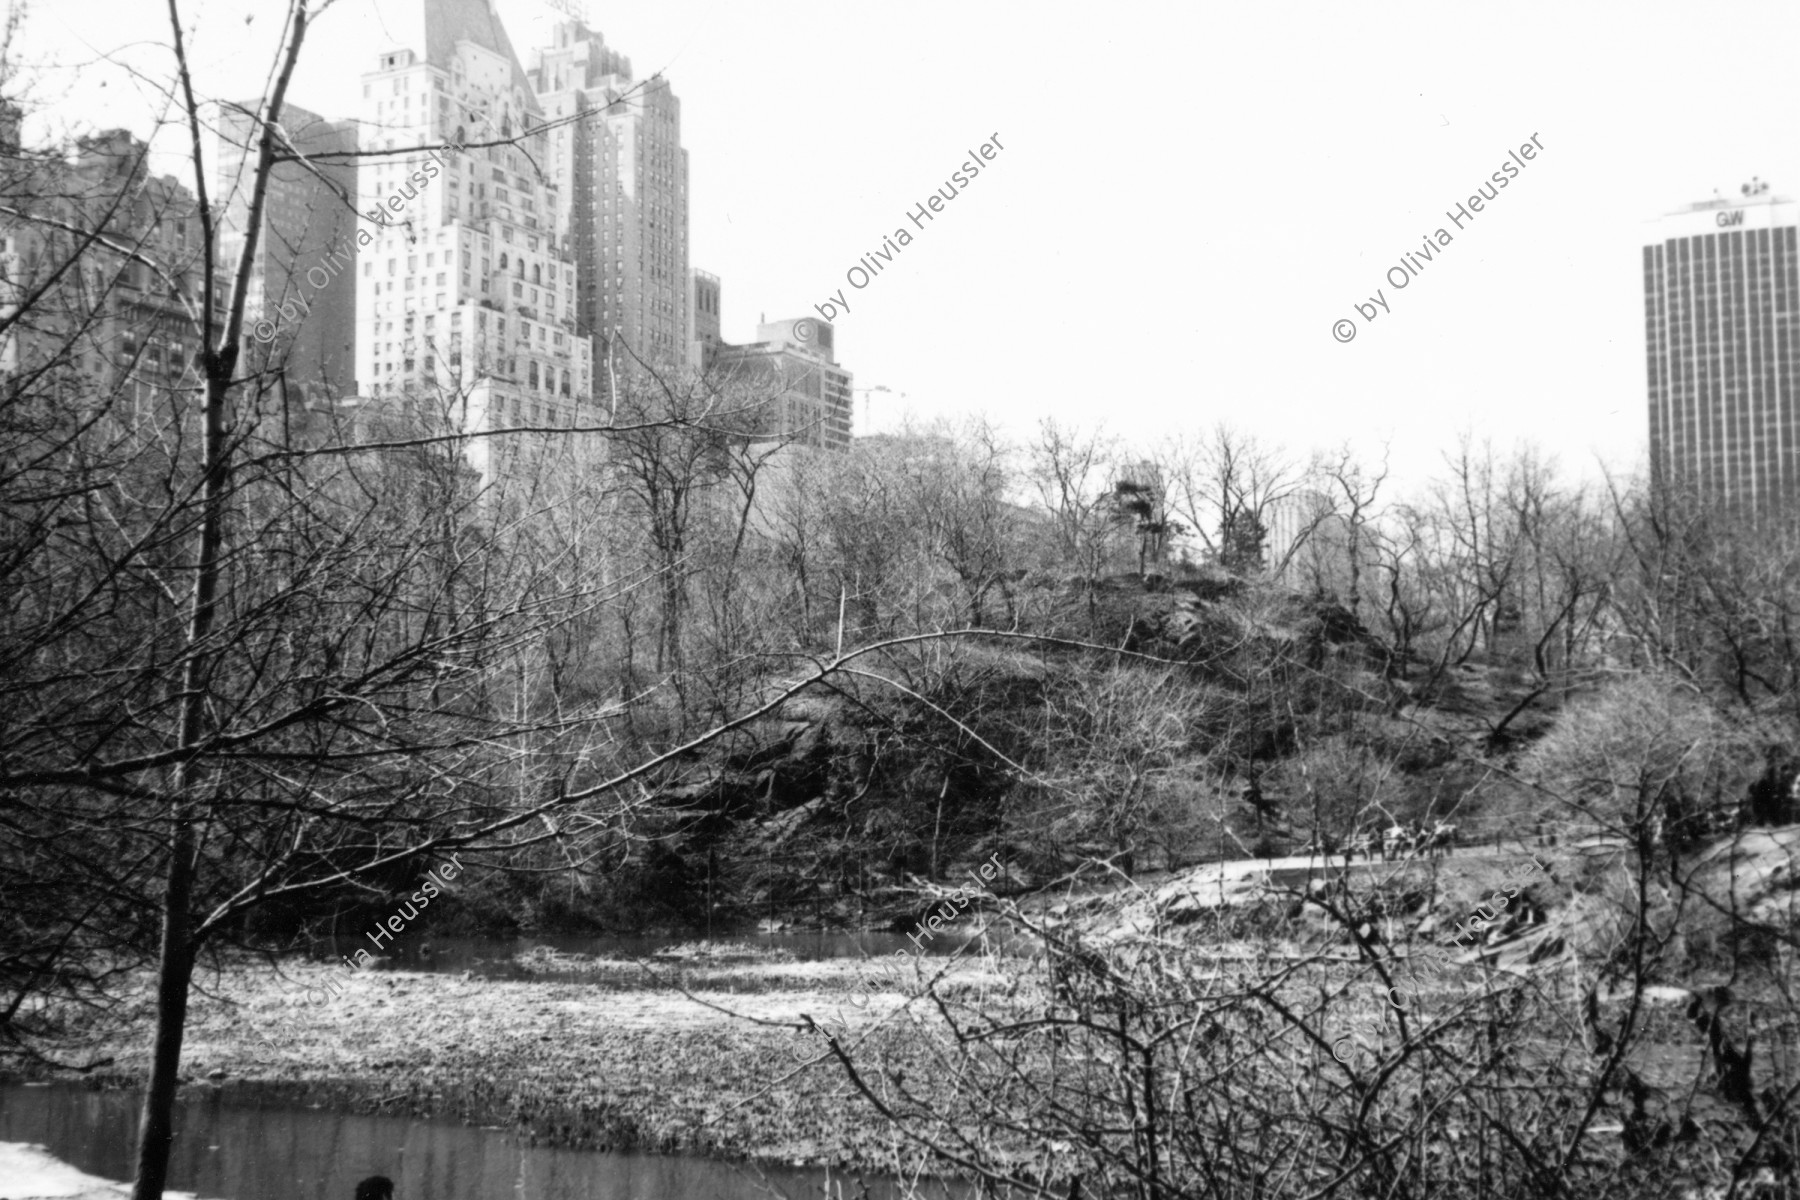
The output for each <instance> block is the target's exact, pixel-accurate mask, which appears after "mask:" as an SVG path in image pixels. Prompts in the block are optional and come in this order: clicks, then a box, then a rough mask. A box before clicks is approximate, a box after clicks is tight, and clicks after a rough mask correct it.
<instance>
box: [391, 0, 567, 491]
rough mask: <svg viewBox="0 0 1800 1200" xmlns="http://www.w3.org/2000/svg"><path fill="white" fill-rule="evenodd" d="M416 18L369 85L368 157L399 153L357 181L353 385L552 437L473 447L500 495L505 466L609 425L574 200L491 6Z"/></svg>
mask: <svg viewBox="0 0 1800 1200" xmlns="http://www.w3.org/2000/svg"><path fill="white" fill-rule="evenodd" d="M413 15H414V16H417V17H421V18H422V25H421V26H420V27H418V28H416V29H415V30H413V31H412V32H411V36H410V38H409V39H408V42H407V43H404V44H403V45H402V47H401V48H399V49H395V50H391V51H389V52H387V53H384V54H382V55H381V56H380V58H379V61H378V64H377V67H376V69H375V70H374V71H372V72H371V73H369V74H368V75H365V76H364V77H363V110H362V122H361V123H362V127H363V130H364V133H363V137H362V144H363V149H364V150H365V151H369V150H389V151H394V152H395V153H394V154H392V155H384V156H380V157H373V158H365V159H363V163H364V166H363V169H362V170H360V171H359V172H358V189H359V200H358V205H357V207H358V208H359V209H360V210H361V212H362V215H363V217H364V218H365V219H364V221H363V224H362V229H361V231H360V232H359V234H358V238H357V242H358V250H357V255H358V257H357V265H356V314H357V315H356V326H357V332H356V377H357V379H358V380H359V382H360V383H361V385H362V390H363V392H364V394H365V395H366V396H368V397H370V398H372V399H381V400H387V401H400V402H403V403H404V404H405V405H406V406H408V407H409V408H410V409H412V410H415V411H417V412H418V413H419V414H420V415H421V416H422V417H428V418H430V419H434V420H440V421H447V422H449V423H451V424H452V425H455V426H460V428H462V429H463V430H465V431H468V432H478V431H483V430H493V429H519V430H525V431H533V432H535V433H537V434H540V435H545V436H541V437H539V438H538V439H536V441H535V442H534V441H533V440H532V439H530V438H522V437H519V436H515V435H508V437H507V438H505V439H495V438H485V437H484V438H476V439H473V440H471V442H470V443H469V444H468V455H469V459H470V461H471V462H472V463H473V464H474V465H475V467H476V468H477V469H478V470H479V471H480V472H481V473H482V476H483V478H484V479H488V480H492V479H494V478H496V477H498V476H500V475H503V474H505V472H506V466H505V464H504V463H503V462H502V461H500V456H502V455H507V454H515V453H518V452H520V451H522V450H523V449H525V448H527V447H531V446H534V445H548V444H551V443H552V442H553V441H554V440H555V439H554V434H555V431H556V430H557V429H559V428H565V427H568V426H570V425H573V424H581V425H592V424H597V423H599V421H600V420H602V419H603V417H602V415H601V413H600V412H599V411H598V410H596V409H595V408H594V406H593V395H594V392H593V354H592V347H591V345H590V342H589V339H588V338H587V337H586V336H585V335H584V334H582V333H581V332H580V331H579V329H578V319H577V307H576V306H577V296H578V294H579V286H580V278H579V274H578V271H577V268H576V260H575V253H574V247H573V246H572V245H571V244H570V241H569V238H568V236H567V234H566V232H565V231H566V230H567V229H568V217H567V214H566V212H565V199H564V197H563V195H562V193H561V192H560V190H559V189H558V188H557V186H556V184H555V182H554V179H553V176H552V174H551V173H549V172H547V171H546V170H544V169H541V164H546V163H550V162H552V160H551V153H552V146H551V144H550V138H549V137H548V136H546V134H545V133H544V132H543V131H542V128H541V126H542V123H543V112H542V110H541V108H540V107H539V105H538V103H537V98H536V96H535V94H534V92H533V90H532V87H531V81H530V79H529V78H528V77H527V75H526V73H525V71H524V69H523V67H522V66H521V65H520V63H519V60H518V57H517V56H516V55H515V54H514V53H513V49H512V44H511V42H510V41H509V40H508V39H507V36H506V32H505V30H504V29H503V28H502V27H501V24H500V20H499V17H498V15H497V14H496V13H495V12H494V10H493V7H492V4H491V2H490V0H421V3H420V4H419V5H418V7H417V8H416V9H414V10H413ZM445 144H449V145H450V146H452V147H454V148H452V149H447V150H446V149H438V150H423V149H417V148H418V147H425V146H440V147H441V146H443V145H445ZM363 234H368V235H369V237H368V238H367V239H366V240H365V238H364V236H363ZM388 407H390V408H391V407H392V404H391V403H390V404H389V405H388Z"/></svg>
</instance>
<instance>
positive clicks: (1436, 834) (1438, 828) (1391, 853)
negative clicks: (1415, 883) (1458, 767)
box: [1305, 821, 1456, 863]
mask: <svg viewBox="0 0 1800 1200" xmlns="http://www.w3.org/2000/svg"><path fill="white" fill-rule="evenodd" d="M1455 842H1456V826H1454V825H1452V824H1450V823H1449V822H1448V821H1436V822H1433V823H1432V825H1431V826H1430V827H1429V828H1427V826H1426V824H1425V822H1423V821H1413V822H1411V823H1410V824H1407V825H1390V826H1388V827H1387V829H1386V830H1385V831H1383V832H1382V833H1381V834H1379V835H1377V834H1376V833H1375V832H1374V831H1373V830H1369V831H1367V832H1362V833H1357V834H1354V835H1353V836H1352V837H1351V838H1350V840H1349V841H1347V842H1345V843H1344V850H1343V853H1344V861H1345V862H1346V863H1349V862H1352V861H1354V860H1355V858H1356V856H1357V855H1358V854H1361V855H1362V856H1363V857H1364V858H1366V859H1369V860H1370V861H1373V860H1374V858H1375V855H1376V854H1377V853H1379V854H1380V855H1381V857H1382V859H1383V861H1389V860H1392V859H1396V858H1409V857H1411V856H1412V855H1415V854H1423V855H1424V856H1425V857H1427V858H1437V857H1440V856H1442V855H1445V854H1448V853H1450V847H1451V846H1452V845H1454V844H1455ZM1305 851H1306V853H1308V854H1315V853H1318V846H1317V843H1316V842H1309V843H1308V844H1307V845H1306V847H1305Z"/></svg>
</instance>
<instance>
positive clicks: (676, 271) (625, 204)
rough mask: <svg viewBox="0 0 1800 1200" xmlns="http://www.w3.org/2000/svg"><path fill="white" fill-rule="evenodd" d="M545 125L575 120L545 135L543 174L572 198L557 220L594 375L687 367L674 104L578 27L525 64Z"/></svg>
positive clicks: (663, 88)
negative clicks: (578, 275) (577, 277)
mask: <svg viewBox="0 0 1800 1200" xmlns="http://www.w3.org/2000/svg"><path fill="white" fill-rule="evenodd" d="M532 82H533V84H534V86H535V87H536V89H537V93H538V101H539V103H541V104H542V105H543V109H544V114H545V116H546V118H547V119H549V120H552V121H555V120H557V119H559V118H574V117H583V118H584V119H580V120H573V121H570V123H568V124H565V125H562V126H560V127H558V128H556V129H553V130H551V131H550V133H549V143H550V147H551V149H550V157H549V160H548V170H549V171H550V173H551V176H552V178H553V180H554V181H555V182H556V184H557V186H558V187H559V188H560V190H561V191H562V193H563V194H564V195H565V196H567V197H568V198H569V205H568V208H567V210H566V212H565V213H564V214H563V215H564V217H565V218H566V222H567V223H566V226H564V228H566V229H567V231H568V232H569V234H570V236H571V241H572V244H573V246H574V248H575V256H576V261H577V262H578V263H579V264H580V266H581V270H582V287H581V289H580V291H579V293H578V294H577V300H576V303H577V309H578V317H579V320H580V323H581V325H580V327H581V329H582V330H583V332H586V333H590V334H592V335H593V339H594V351H595V354H596V364H595V374H596V378H597V379H599V380H601V381H602V383H604V382H605V380H606V379H607V378H608V375H607V372H606V370H605V368H604V366H603V364H604V363H605V361H606V360H607V359H608V358H609V357H610V358H611V359H612V361H613V362H614V364H615V365H616V366H617V367H619V369H621V370H623V369H624V368H625V367H626V365H627V364H629V363H630V362H631V361H632V358H633V356H635V357H637V358H641V359H643V360H644V361H645V362H647V363H650V364H652V365H656V366H682V365H686V364H687V363H688V362H689V342H690V339H691V336H692V335H691V325H690V309H689V298H688V288H689V280H688V158H687V151H686V150H684V149H682V147H681V102H680V101H679V100H678V99H676V97H675V94H674V93H673V92H672V91H670V90H669V86H668V84H667V83H666V82H664V81H662V80H660V79H650V80H645V81H643V83H642V84H636V83H634V82H633V81H632V76H631V60H630V59H628V58H626V57H624V56H623V55H621V54H619V53H618V52H617V51H615V50H612V49H610V48H608V47H607V45H606V43H605V40H604V39H603V38H602V37H601V36H600V35H599V34H597V33H594V32H593V31H592V30H590V29H589V28H588V27H587V25H586V24H585V23H584V22H582V21H579V20H571V21H564V22H561V23H559V24H558V25H557V26H556V31H555V34H554V37H553V44H552V45H551V46H550V47H549V48H547V49H544V50H540V51H537V52H536V53H534V54H533V56H532Z"/></svg>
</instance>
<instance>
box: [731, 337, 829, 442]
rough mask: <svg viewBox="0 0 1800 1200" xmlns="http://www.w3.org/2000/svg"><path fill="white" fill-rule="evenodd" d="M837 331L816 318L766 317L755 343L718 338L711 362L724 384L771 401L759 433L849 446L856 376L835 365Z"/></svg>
mask: <svg viewBox="0 0 1800 1200" xmlns="http://www.w3.org/2000/svg"><path fill="white" fill-rule="evenodd" d="M834 333H835V331H834V330H833V329H832V327H831V324H830V323H829V322H827V321H821V320H819V319H818V318H817V317H796V318H793V319H791V320H786V321H765V322H763V323H761V324H760V325H758V326H757V327H756V338H757V340H756V341H754V342H751V343H749V344H747V345H742V346H734V345H730V344H728V343H720V345H719V347H718V350H717V351H716V353H715V354H714V356H713V360H712V367H713V370H714V371H716V372H717V376H718V378H719V380H720V382H721V383H724V384H727V385H730V384H737V385H740V386H742V387H744V388H745V389H746V390H747V392H748V393H749V394H750V395H753V396H755V397H757V398H758V399H760V400H761V401H762V402H763V403H764V404H765V405H766V406H767V407H766V409H765V415H764V418H763V423H762V435H761V436H763V437H766V438H782V439H786V440H789V441H792V442H796V443H798V444H801V445H807V446H817V447H821V448H823V449H826V450H847V449H849V448H850V436H851V434H850V416H851V408H850V404H851V396H852V394H853V392H852V388H851V386H850V385H851V380H852V378H853V376H852V375H851V373H850V372H849V371H847V370H845V369H844V368H842V367H840V366H838V365H837V359H836V357H835V352H834V351H833V349H832V342H833V335H834Z"/></svg>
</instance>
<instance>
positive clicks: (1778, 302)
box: [1644, 184, 1800, 514]
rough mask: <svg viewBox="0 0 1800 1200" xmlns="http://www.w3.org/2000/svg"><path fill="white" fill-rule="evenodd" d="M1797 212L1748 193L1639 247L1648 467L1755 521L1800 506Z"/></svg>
mask: <svg viewBox="0 0 1800 1200" xmlns="http://www.w3.org/2000/svg"><path fill="white" fill-rule="evenodd" d="M1797 226H1800V208H1797V207H1796V205H1795V204H1793V203H1792V202H1791V201H1788V200H1782V199H1778V198H1776V197H1775V196H1772V195H1769V194H1768V192H1767V185H1766V184H1746V185H1745V186H1744V188H1743V189H1741V190H1740V194H1739V195H1738V196H1736V197H1721V198H1717V199H1713V200H1706V201H1701V202H1700V203H1697V204H1691V205H1689V206H1687V207H1686V208H1684V209H1682V210H1680V211H1679V212H1675V213H1671V214H1669V215H1668V216H1666V217H1663V218H1661V219H1660V220H1659V221H1657V222H1656V224H1655V226H1654V232H1653V234H1652V235H1651V239H1650V243H1649V244H1648V245H1646V246H1645V247H1644V328H1645V338H1646V344H1647V350H1648V382H1649V398H1650V406H1649V408H1650V462H1651V469H1652V471H1653V472H1655V474H1656V475H1657V477H1658V478H1659V479H1663V480H1666V481H1669V482H1672V483H1675V484H1678V485H1680V486H1683V487H1687V488H1691V489H1693V490H1694V491H1695V492H1697V493H1698V494H1699V495H1701V496H1704V497H1707V498H1709V499H1711V500H1714V501H1717V502H1722V503H1725V504H1728V505H1730V506H1732V507H1734V508H1738V509H1740V510H1742V511H1746V512H1749V513H1752V514H1755V513H1762V512H1769V511H1773V510H1774V509H1775V508H1777V507H1782V506H1785V505H1789V504H1792V503H1794V502H1795V500H1796V499H1800V397H1796V394H1795V392H1796V387H1797V386H1800V265H1797V263H1796V233H1797Z"/></svg>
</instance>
